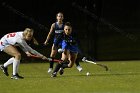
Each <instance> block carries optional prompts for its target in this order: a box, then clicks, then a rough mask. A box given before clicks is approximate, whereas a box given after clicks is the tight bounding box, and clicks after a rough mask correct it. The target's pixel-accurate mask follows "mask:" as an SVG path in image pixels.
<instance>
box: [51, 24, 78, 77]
mask: <svg viewBox="0 0 140 93" xmlns="http://www.w3.org/2000/svg"><path fill="white" fill-rule="evenodd" d="M62 39H63V41H62V50H63V53H62V57H61V60H62V61H63V62H62V63H58V64H57V65H56V67H55V69H54V71H53V73H52V77H56V75H57V72H58V71H59V70H60V75H62V74H63V71H64V70H63V69H64V68H71V67H72V66H73V65H74V63H75V61H76V59H77V55H78V52H79V49H78V44H77V40H76V39H75V37H74V36H73V35H72V26H71V25H70V23H69V22H67V23H65V26H64V34H63V38H62Z"/></svg>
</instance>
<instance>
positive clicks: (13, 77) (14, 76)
mask: <svg viewBox="0 0 140 93" xmlns="http://www.w3.org/2000/svg"><path fill="white" fill-rule="evenodd" d="M23 78H24V77H22V76H19V74H16V75H12V77H11V79H23Z"/></svg>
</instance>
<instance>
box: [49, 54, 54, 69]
mask: <svg viewBox="0 0 140 93" xmlns="http://www.w3.org/2000/svg"><path fill="white" fill-rule="evenodd" d="M51 58H52V57H51ZM53 59H54V58H52V61H50V68H53V64H54V61H53Z"/></svg>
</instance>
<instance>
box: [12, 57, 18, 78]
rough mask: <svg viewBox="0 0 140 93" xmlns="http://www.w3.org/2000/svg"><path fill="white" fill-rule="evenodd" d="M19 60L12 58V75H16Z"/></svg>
mask: <svg viewBox="0 0 140 93" xmlns="http://www.w3.org/2000/svg"><path fill="white" fill-rule="evenodd" d="M19 62H20V60H16V59H14V61H13V75H16V74H17V73H18V72H17V68H18V64H19Z"/></svg>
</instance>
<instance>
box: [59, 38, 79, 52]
mask: <svg viewBox="0 0 140 93" xmlns="http://www.w3.org/2000/svg"><path fill="white" fill-rule="evenodd" d="M61 44H62V50H64V49H66V50H69V51H70V52H72V53H78V52H79V49H78V46H77V45H69V44H68V43H67V42H65V40H63V41H62V43H61Z"/></svg>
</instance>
